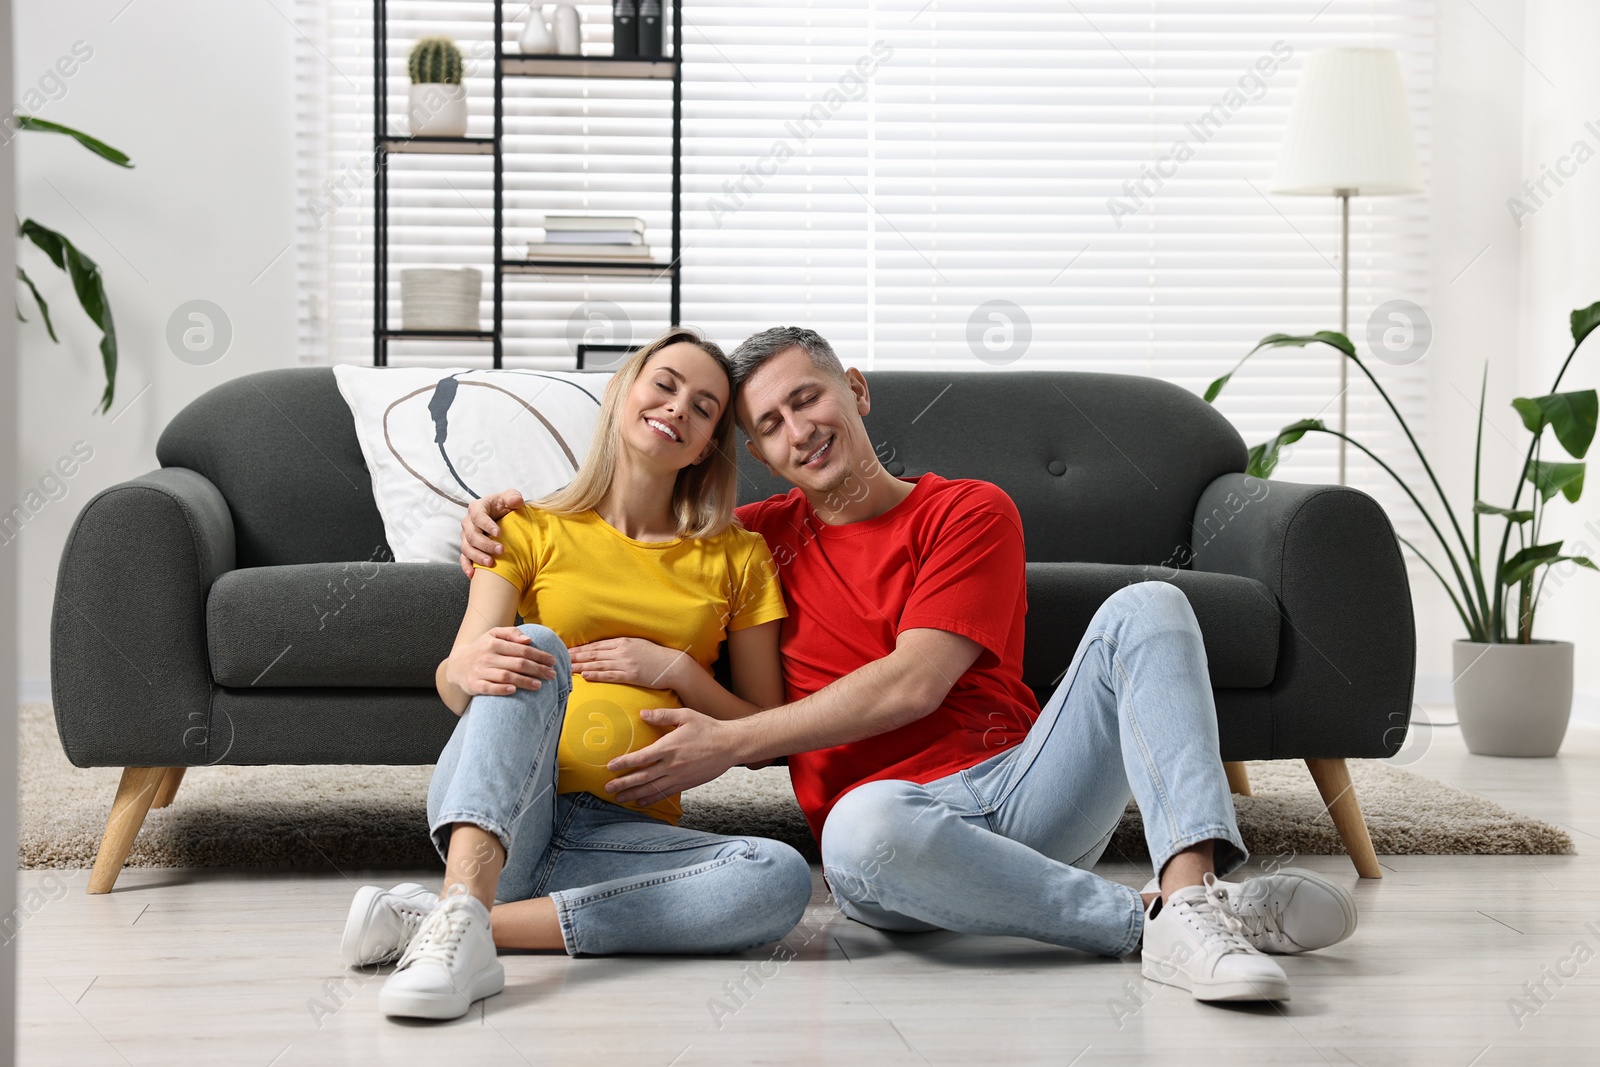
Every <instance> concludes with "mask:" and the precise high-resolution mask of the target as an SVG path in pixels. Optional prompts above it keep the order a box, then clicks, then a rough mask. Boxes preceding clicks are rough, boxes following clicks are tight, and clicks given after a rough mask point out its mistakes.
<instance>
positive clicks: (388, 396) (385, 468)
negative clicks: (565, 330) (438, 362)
mask: <svg viewBox="0 0 1600 1067" xmlns="http://www.w3.org/2000/svg"><path fill="white" fill-rule="evenodd" d="M333 375H334V378H335V380H336V381H337V382H338V383H339V392H340V393H341V394H342V395H343V396H344V399H345V402H346V403H348V404H349V405H350V413H351V417H352V419H353V420H354V423H355V427H356V435H357V437H358V438H359V439H360V441H361V454H362V456H363V457H365V459H366V465H367V471H368V473H369V474H370V475H371V476H372V493H373V498H374V499H375V500H376V502H377V505H378V513H379V514H380V515H382V516H383V531H384V538H385V540H387V541H388V543H389V549H390V552H391V553H392V555H393V558H394V559H397V560H408V561H413V562H431V563H454V562H455V560H456V556H457V554H458V553H459V552H460V551H461V520H462V518H463V517H464V516H465V515H466V513H467V505H468V504H470V503H472V501H473V500H474V499H476V498H477V497H480V496H486V495H488V494H489V493H497V492H499V491H500V490H502V489H516V490H518V491H520V492H521V493H522V497H523V499H524V500H538V499H539V498H541V497H544V496H547V495H549V494H550V493H553V492H555V491H556V490H557V489H560V488H561V487H562V486H564V485H566V484H567V482H569V481H571V480H572V475H573V473H574V472H575V471H576V470H577V469H578V464H579V463H581V462H582V461H583V457H584V456H585V455H586V454H587V453H588V451H589V443H590V441H591V440H592V439H593V437H594V431H595V425H596V424H597V423H598V422H599V418H600V405H601V401H602V399H603V398H604V395H605V390H606V383H607V382H609V381H610V380H611V375H610V374H603V373H596V372H593V371H577V372H568V373H563V372H560V371H538V370H482V369H480V370H471V369H461V368H437V367H353V366H350V365H348V364H344V365H340V366H337V367H334V368H333Z"/></svg>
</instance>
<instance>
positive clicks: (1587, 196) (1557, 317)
mask: <svg viewBox="0 0 1600 1067" xmlns="http://www.w3.org/2000/svg"><path fill="white" fill-rule="evenodd" d="M1527 8H1528V17H1527V30H1526V37H1525V45H1526V46H1525V47H1524V48H1523V51H1524V52H1526V53H1527V55H1528V59H1529V62H1528V63H1526V64H1522V91H1523V98H1524V101H1525V103H1524V107H1523V116H1524V119H1523V130H1522V153H1521V166H1522V178H1524V179H1530V180H1531V179H1537V178H1539V177H1541V176H1543V175H1544V174H1545V171H1544V168H1545V167H1547V166H1548V167H1550V168H1552V169H1554V168H1556V167H1557V166H1558V165H1560V167H1561V169H1564V170H1567V171H1569V172H1571V171H1572V170H1574V169H1576V173H1575V174H1574V175H1573V176H1572V177H1570V178H1562V182H1563V184H1562V185H1560V186H1557V185H1556V183H1555V182H1554V181H1553V180H1549V181H1547V182H1546V186H1545V188H1546V189H1548V190H1550V192H1551V195H1550V196H1549V197H1545V196H1544V194H1543V192H1542V191H1541V192H1540V198H1541V199H1543V200H1544V203H1543V205H1542V206H1539V207H1538V208H1537V211H1536V213H1535V214H1534V215H1532V216H1531V217H1526V218H1524V219H1523V220H1522V228H1521V230H1520V233H1519V236H1520V237H1521V239H1522V285H1521V293H1520V296H1521V306H1522V322H1521V330H1520V333H1519V339H1520V342H1521V344H1520V353H1521V357H1522V359H1521V367H1520V371H1521V373H1520V380H1519V383H1518V384H1519V388H1520V389H1521V390H1522V395H1524V396H1538V395H1540V394H1542V393H1545V392H1546V391H1548V390H1549V388H1550V383H1551V382H1552V381H1553V380H1554V379H1555V375H1556V372H1557V371H1558V370H1559V369H1560V366H1561V361H1562V360H1563V359H1564V358H1565V356H1566V353H1567V350H1568V349H1569V348H1570V347H1571V345H1572V338H1571V334H1570V333H1569V328H1568V321H1567V316H1568V314H1569V313H1570V312H1571V311H1572V310H1573V309H1574V308H1578V307H1588V306H1589V305H1590V304H1592V303H1594V302H1595V301H1600V66H1597V65H1596V64H1595V61H1594V54H1593V44H1594V42H1595V41H1600V4H1595V3H1593V2H1592V0H1529V3H1528V5H1527ZM1586 46H1588V47H1586ZM1586 124H1587V125H1586ZM1580 140H1581V141H1583V142H1585V144H1586V145H1587V154H1589V155H1590V156H1592V158H1589V159H1588V160H1587V162H1585V163H1583V164H1581V165H1578V164H1577V161H1576V156H1575V155H1572V153H1573V151H1574V147H1575V143H1576V142H1578V141H1580ZM1579 154H1582V153H1579ZM1564 157H1566V159H1565V161H1563V160H1564ZM1507 195H1508V196H1510V195H1515V194H1513V193H1508V194H1507ZM1523 200H1524V202H1525V203H1527V204H1528V205H1529V206H1530V207H1532V206H1534V202H1533V200H1532V199H1531V198H1529V197H1526V196H1524V197H1523ZM1505 218H1506V219H1507V222H1506V223H1504V225H1507V226H1509V225H1510V222H1509V219H1510V213H1509V212H1505ZM1596 387H1600V336H1596V337H1594V338H1592V339H1591V340H1590V341H1589V342H1587V343H1586V344H1585V346H1584V347H1583V348H1582V349H1580V350H1579V352H1578V355H1577V357H1576V358H1575V359H1574V360H1573V363H1572V366H1571V369H1570V370H1568V371H1567V374H1566V377H1565V378H1563V379H1562V382H1561V388H1562V389H1563V390H1571V389H1592V388H1596ZM1552 444H1553V443H1549V442H1547V451H1546V452H1545V453H1544V457H1545V458H1546V459H1554V460H1565V459H1567V458H1568V457H1567V456H1566V454H1565V453H1564V452H1562V451H1561V450H1560V449H1559V448H1553V447H1552ZM1597 463H1600V450H1592V451H1591V452H1590V454H1589V466H1590V471H1589V479H1588V481H1589V485H1588V488H1587V491H1586V492H1585V494H1584V496H1583V498H1582V499H1581V500H1579V502H1578V503H1577V504H1576V505H1573V504H1570V503H1568V502H1566V501H1564V500H1557V501H1552V502H1551V506H1550V511H1549V522H1548V524H1547V525H1546V528H1545V532H1546V535H1547V536H1546V537H1545V538H1543V539H1544V540H1547V541H1549V540H1555V539H1556V538H1558V537H1563V536H1564V537H1566V538H1567V539H1568V545H1569V547H1572V546H1576V545H1577V543H1578V542H1579V541H1580V540H1581V541H1583V542H1585V543H1586V546H1587V549H1586V550H1587V552H1588V554H1590V555H1592V556H1595V557H1596V558H1597V559H1600V475H1597V474H1596V465H1597ZM1551 535H1553V536H1551ZM1558 579H1564V580H1558ZM1535 632H1536V635H1537V636H1541V637H1550V638H1563V639H1567V640H1571V641H1575V642H1577V643H1578V656H1577V677H1576V679H1575V682H1576V686H1577V689H1578V691H1579V692H1580V693H1582V694H1585V695H1586V696H1587V697H1588V701H1587V703H1588V704H1589V705H1590V708H1591V709H1595V708H1600V655H1597V653H1600V574H1594V573H1591V572H1586V571H1584V572H1577V573H1569V574H1566V575H1561V574H1559V573H1558V574H1557V575H1556V576H1553V577H1552V578H1551V579H1550V580H1549V582H1548V583H1547V585H1546V594H1545V599H1544V601H1543V606H1542V607H1541V608H1540V613H1539V615H1538V616H1537V621H1536V630H1535Z"/></svg>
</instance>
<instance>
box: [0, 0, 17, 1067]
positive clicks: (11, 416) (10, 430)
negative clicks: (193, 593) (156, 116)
mask: <svg viewBox="0 0 1600 1067" xmlns="http://www.w3.org/2000/svg"><path fill="white" fill-rule="evenodd" d="M11 41H12V33H11V0H0V79H6V80H9V78H10V75H11ZM5 84H6V81H4V80H0V85H5ZM0 101H4V103H5V105H6V106H5V107H4V109H3V110H4V111H5V112H7V113H9V112H10V110H11V107H10V95H9V94H8V93H5V92H4V91H3V90H0ZM0 140H3V139H0ZM15 158H16V157H15V153H14V152H13V151H12V149H11V147H10V146H9V145H3V144H0V209H4V210H6V211H10V210H11V206H12V204H13V202H14V201H15V191H16V190H15V182H16V173H15V167H14V165H13V164H14V161H15ZM15 255H16V253H15V251H14V249H13V248H12V247H11V246H9V245H8V246H7V247H6V248H5V249H4V251H0V275H4V274H15V273H16V272H15V270H14V269H13V265H12V264H11V263H8V262H7V260H12V259H14V257H15ZM13 321H14V320H13ZM16 357H17V330H16V328H15V326H14V325H9V324H8V325H7V327H6V329H5V331H4V332H3V333H0V444H3V445H4V447H6V448H7V449H8V450H9V449H13V448H15V441H16V431H17V422H16V418H17V408H18V407H19V406H20V405H19V404H18V402H17V372H16V366H17V358H16ZM16 485H17V480H16V471H15V469H14V468H13V466H12V465H11V464H9V463H0V500H10V499H12V498H13V495H14V493H15V491H16ZM16 588H17V557H16V554H15V553H11V552H7V553H3V554H0V604H4V605H5V609H4V610H3V611H0V693H9V692H12V691H13V689H14V687H15V686H16V684H17V622H18V617H17V611H16V604H17V600H16ZM16 854H17V729H16V724H15V720H14V719H13V720H10V724H9V725H8V726H7V727H6V728H5V729H4V730H0V856H15V855H16ZM16 907H17V871H16V868H15V867H8V869H7V871H6V876H5V877H4V878H0V915H11V914H13V913H14V912H15V910H16ZM16 946H17V939H16V938H14V937H13V938H8V939H7V940H6V942H5V944H4V945H3V946H0V1063H3V1064H10V1063H13V1062H15V1056H16V1022H17V1006H16V999H17V998H16V993H17V948H16Z"/></svg>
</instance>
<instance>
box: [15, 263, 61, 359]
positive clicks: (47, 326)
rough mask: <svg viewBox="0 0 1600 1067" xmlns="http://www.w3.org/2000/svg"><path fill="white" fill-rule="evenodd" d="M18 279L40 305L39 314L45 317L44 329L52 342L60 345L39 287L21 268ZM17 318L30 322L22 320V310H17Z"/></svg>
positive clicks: (48, 306) (19, 268) (18, 271)
mask: <svg viewBox="0 0 1600 1067" xmlns="http://www.w3.org/2000/svg"><path fill="white" fill-rule="evenodd" d="M17 277H18V278H21V279H22V283H23V284H24V285H26V286H27V287H28V291H29V292H30V293H32V294H33V302H34V303H36V304H38V305H39V314H40V315H43V316H44V328H45V330H46V332H48V333H49V334H50V340H52V341H54V342H55V343H56V344H60V343H61V338H59V337H57V336H56V328H55V326H54V325H53V324H52V323H51V322H50V305H49V304H46V303H45V302H44V297H42V296H40V295H39V287H38V286H36V285H34V284H33V279H32V278H30V277H28V272H27V271H25V270H23V269H22V268H21V267H18V268H17ZM17 318H18V319H21V320H22V321H23V322H27V321H28V320H27V319H24V318H22V309H21V308H18V309H17Z"/></svg>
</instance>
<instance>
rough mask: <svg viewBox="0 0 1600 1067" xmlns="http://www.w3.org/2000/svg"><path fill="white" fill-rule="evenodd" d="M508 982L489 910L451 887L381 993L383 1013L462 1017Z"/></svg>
mask: <svg viewBox="0 0 1600 1067" xmlns="http://www.w3.org/2000/svg"><path fill="white" fill-rule="evenodd" d="M505 985H506V971H505V968H504V967H502V966H501V965H500V961H499V960H498V959H496V958H495V951H494V935H493V933H492V932H491V931H490V928H489V909H487V908H485V907H484V906H483V905H482V904H481V903H479V902H478V898H477V897H474V896H472V895H471V894H470V893H468V892H467V891H466V888H465V887H464V886H459V885H456V886H451V887H450V889H449V890H448V891H447V892H446V893H445V896H444V898H443V899H442V900H440V901H439V903H438V904H437V905H436V906H435V907H434V909H433V910H432V911H431V912H429V913H428V916H427V918H425V919H423V920H422V925H421V926H420V927H419V928H418V929H417V934H416V936H415V937H413V938H412V939H411V944H410V945H409V946H407V948H406V951H405V954H404V955H403V956H401V957H400V964H399V966H398V967H396V968H395V971H394V973H393V974H391V975H390V976H389V977H388V979H387V980H386V981H385V982H384V983H383V988H382V989H381V990H379V991H378V1007H379V1009H380V1010H382V1012H383V1013H384V1014H385V1015H405V1016H410V1017H413V1018H418V1019H459V1018H460V1017H461V1016H463V1015H465V1014H466V1013H467V1011H468V1009H470V1008H471V1007H472V1004H473V1002H474V1001H478V1000H482V999H483V998H484V997H492V996H494V995H495V994H496V993H498V992H500V990H502V989H504V988H505Z"/></svg>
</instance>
